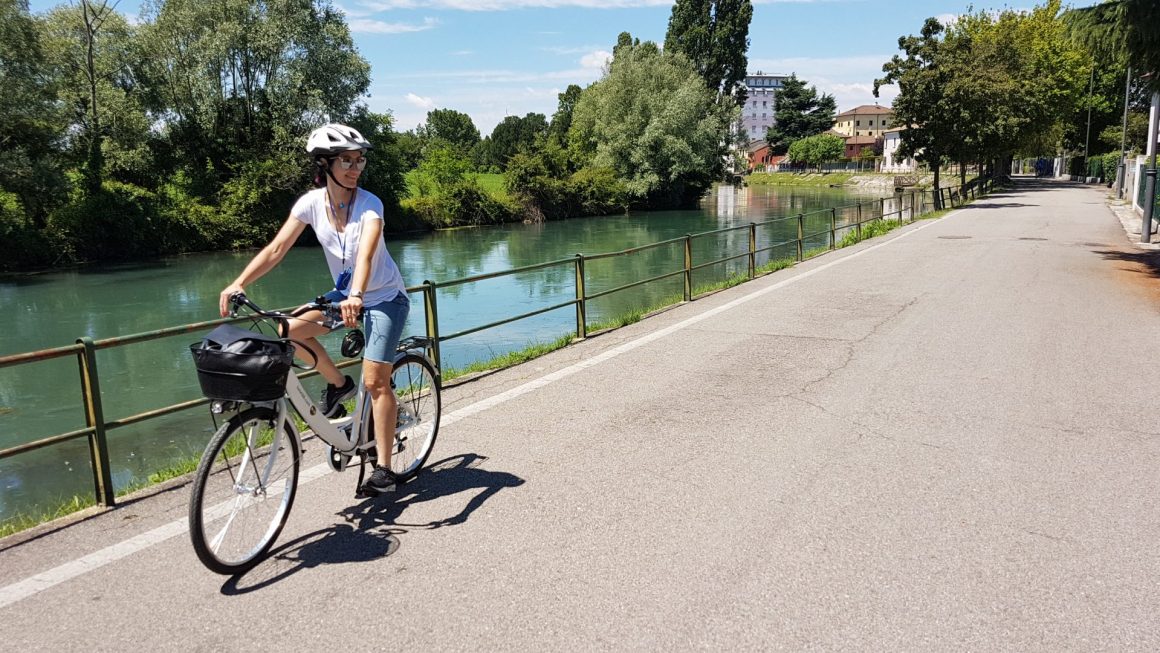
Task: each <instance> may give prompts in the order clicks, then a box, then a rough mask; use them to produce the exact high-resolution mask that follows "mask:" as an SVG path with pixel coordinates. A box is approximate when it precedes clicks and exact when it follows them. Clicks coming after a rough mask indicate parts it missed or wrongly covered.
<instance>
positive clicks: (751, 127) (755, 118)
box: [741, 70, 789, 141]
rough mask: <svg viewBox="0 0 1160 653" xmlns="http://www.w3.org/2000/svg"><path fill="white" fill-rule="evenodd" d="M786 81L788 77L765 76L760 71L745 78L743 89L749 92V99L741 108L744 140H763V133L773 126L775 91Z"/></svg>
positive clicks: (775, 104) (775, 103)
mask: <svg viewBox="0 0 1160 653" xmlns="http://www.w3.org/2000/svg"><path fill="white" fill-rule="evenodd" d="M787 79H789V75H773V74H766V73H763V72H761V71H760V70H759V71H757V72H756V73H753V74H748V75H746V76H745V87H746V88H747V89H748V90H749V97H748V98H746V100H745V105H744V106H743V107H741V130H742V133H744V134H745V140H747V141H755V140H761V139H764V138H765V133H766V132H767V131H769V128H770V127H772V126H773V114H774V112H775V111H776V110H777V91H778V90H780V89H781V86H782V84H783V83H784V82H785V80H787Z"/></svg>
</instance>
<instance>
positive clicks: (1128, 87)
mask: <svg viewBox="0 0 1160 653" xmlns="http://www.w3.org/2000/svg"><path fill="white" fill-rule="evenodd" d="M1131 94H1132V67H1131V66H1128V76H1127V80H1126V81H1125V82H1124V127H1123V131H1121V132H1120V165H1119V166H1117V170H1116V199H1118V200H1122V199H1124V177H1127V176H1128V98H1129V96H1131Z"/></svg>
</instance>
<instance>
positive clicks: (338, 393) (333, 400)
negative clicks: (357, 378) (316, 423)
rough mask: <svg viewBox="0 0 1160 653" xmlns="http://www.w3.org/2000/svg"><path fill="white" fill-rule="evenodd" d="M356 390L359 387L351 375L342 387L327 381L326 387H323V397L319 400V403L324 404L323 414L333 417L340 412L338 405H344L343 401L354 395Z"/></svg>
mask: <svg viewBox="0 0 1160 653" xmlns="http://www.w3.org/2000/svg"><path fill="white" fill-rule="evenodd" d="M355 390H357V388H356V387H355V385H354V379H352V378H350V376H349V375H348V376H347V377H346V383H344V384H343V385H342V387H341V388H338V387H335V386H333V385H330V384H329V383H327V384H326V387H325V388H323V389H322V398H321V399H320V400H319V403H321V404H322V414H323V415H324V416H326V417H333V416H334V414H335V413H336V412H338V407H339V406H341V405H342V402H344V401H346V400H347V399H350V398H351V397H353V396H354V393H355Z"/></svg>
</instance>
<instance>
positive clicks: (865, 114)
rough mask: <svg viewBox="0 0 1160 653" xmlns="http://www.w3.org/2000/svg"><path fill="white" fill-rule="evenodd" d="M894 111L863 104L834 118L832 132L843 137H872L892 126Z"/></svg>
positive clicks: (879, 134) (875, 105) (888, 108)
mask: <svg viewBox="0 0 1160 653" xmlns="http://www.w3.org/2000/svg"><path fill="white" fill-rule="evenodd" d="M893 118H894V111H892V110H891V108H890V107H884V106H880V105H878V104H863V105H862V106H859V107H854V108H853V109H850V110H849V111H843V112H842V113H839V114H838V115H836V116H834V131H836V132H838V133H839V134H841V135H842V136H843V137H850V136H853V137H858V136H874V137H876V138H878V137H881V136H882V134H883V132H885V131H886V130H887V129H889V128H890V127H892V126H893V124H892V122H891V121H892V120H893Z"/></svg>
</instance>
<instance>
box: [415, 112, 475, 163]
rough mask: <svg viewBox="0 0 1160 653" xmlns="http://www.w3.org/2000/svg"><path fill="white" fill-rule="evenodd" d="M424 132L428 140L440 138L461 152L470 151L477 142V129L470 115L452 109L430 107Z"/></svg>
mask: <svg viewBox="0 0 1160 653" xmlns="http://www.w3.org/2000/svg"><path fill="white" fill-rule="evenodd" d="M424 132H425V134H426V136H427V138H428V140H432V141H433V140H441V141H444V142H446V143H448V144H450V145H452V146H453V147H456V148H459V149H460V150H462V151H463V152H465V153H466V152H470V151H471V148H473V147H475V144H476V143H478V142H479V130H478V129H476V127H475V123H474V122H472V121H471V116H469V115H467V114H466V113H462V112H459V111H456V110H454V109H432V110H431V111H428V112H427V126H426V127H425V129H424Z"/></svg>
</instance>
